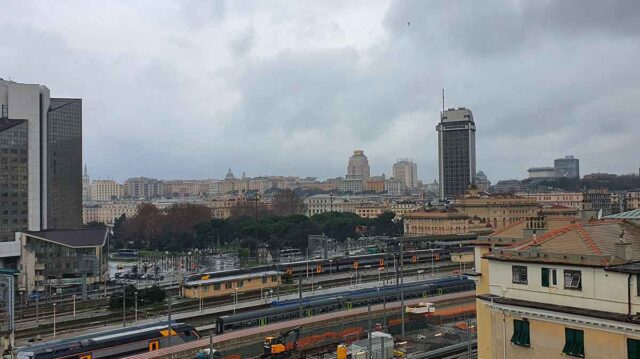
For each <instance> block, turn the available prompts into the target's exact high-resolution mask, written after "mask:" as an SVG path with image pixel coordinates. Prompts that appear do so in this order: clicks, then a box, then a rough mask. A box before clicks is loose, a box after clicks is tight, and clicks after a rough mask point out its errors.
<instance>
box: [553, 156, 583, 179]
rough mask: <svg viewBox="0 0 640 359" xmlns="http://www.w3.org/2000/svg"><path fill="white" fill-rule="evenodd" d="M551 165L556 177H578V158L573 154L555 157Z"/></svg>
mask: <svg viewBox="0 0 640 359" xmlns="http://www.w3.org/2000/svg"><path fill="white" fill-rule="evenodd" d="M553 167H554V169H555V175H556V177H566V178H580V160H578V159H577V158H575V157H573V156H565V157H564V158H556V159H555V160H554V161H553Z"/></svg>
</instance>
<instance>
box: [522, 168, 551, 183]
mask: <svg viewBox="0 0 640 359" xmlns="http://www.w3.org/2000/svg"><path fill="white" fill-rule="evenodd" d="M527 172H528V173H529V178H532V179H539V180H544V179H553V178H555V177H556V170H555V168H553V167H531V168H529V169H528V170H527Z"/></svg>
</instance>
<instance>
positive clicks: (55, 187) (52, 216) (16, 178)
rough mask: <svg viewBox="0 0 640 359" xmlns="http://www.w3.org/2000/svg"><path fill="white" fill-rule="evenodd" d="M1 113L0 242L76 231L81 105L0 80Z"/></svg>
mask: <svg viewBox="0 0 640 359" xmlns="http://www.w3.org/2000/svg"><path fill="white" fill-rule="evenodd" d="M0 109H1V112H0V118H1V120H0V167H1V168H2V171H0V204H2V205H3V206H2V208H0V240H11V239H12V238H13V235H12V233H14V232H15V231H16V230H21V231H24V230H29V231H39V230H42V229H48V228H73V227H79V226H81V225H82V100H80V99H57V98H51V97H50V92H49V89H48V88H47V87H45V86H41V85H38V84H21V83H17V82H13V81H5V80H2V79H0ZM5 211H6V212H5ZM25 219H26V222H25ZM5 220H6V221H7V223H4V221H5Z"/></svg>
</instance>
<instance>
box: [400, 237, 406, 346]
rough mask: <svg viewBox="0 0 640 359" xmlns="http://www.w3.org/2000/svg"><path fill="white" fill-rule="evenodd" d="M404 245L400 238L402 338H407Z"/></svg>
mask: <svg viewBox="0 0 640 359" xmlns="http://www.w3.org/2000/svg"><path fill="white" fill-rule="evenodd" d="M403 268H404V243H403V242H402V237H400V320H401V323H402V338H404V336H405V331H404V272H403Z"/></svg>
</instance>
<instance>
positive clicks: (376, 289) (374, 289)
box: [271, 276, 466, 307]
mask: <svg viewBox="0 0 640 359" xmlns="http://www.w3.org/2000/svg"><path fill="white" fill-rule="evenodd" d="M460 278H461V277H460V276H452V277H446V278H440V279H430V280H426V281H419V282H410V283H405V284H404V288H405V291H406V290H408V289H409V288H413V287H424V286H427V285H429V284H432V283H446V282H448V281H459V280H460ZM464 278H466V277H464ZM397 289H398V286H396V285H395V284H388V285H385V286H381V287H370V288H363V289H356V290H352V291H348V292H340V293H327V294H319V295H314V296H310V297H305V298H302V303H307V302H313V301H317V300H320V299H325V298H337V297H344V296H345V295H351V296H355V295H361V294H365V293H378V294H379V293H385V292H388V291H390V290H391V291H394V290H397ZM299 303H300V300H299V299H284V300H274V301H272V302H271V306H272V307H284V306H287V305H299Z"/></svg>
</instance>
